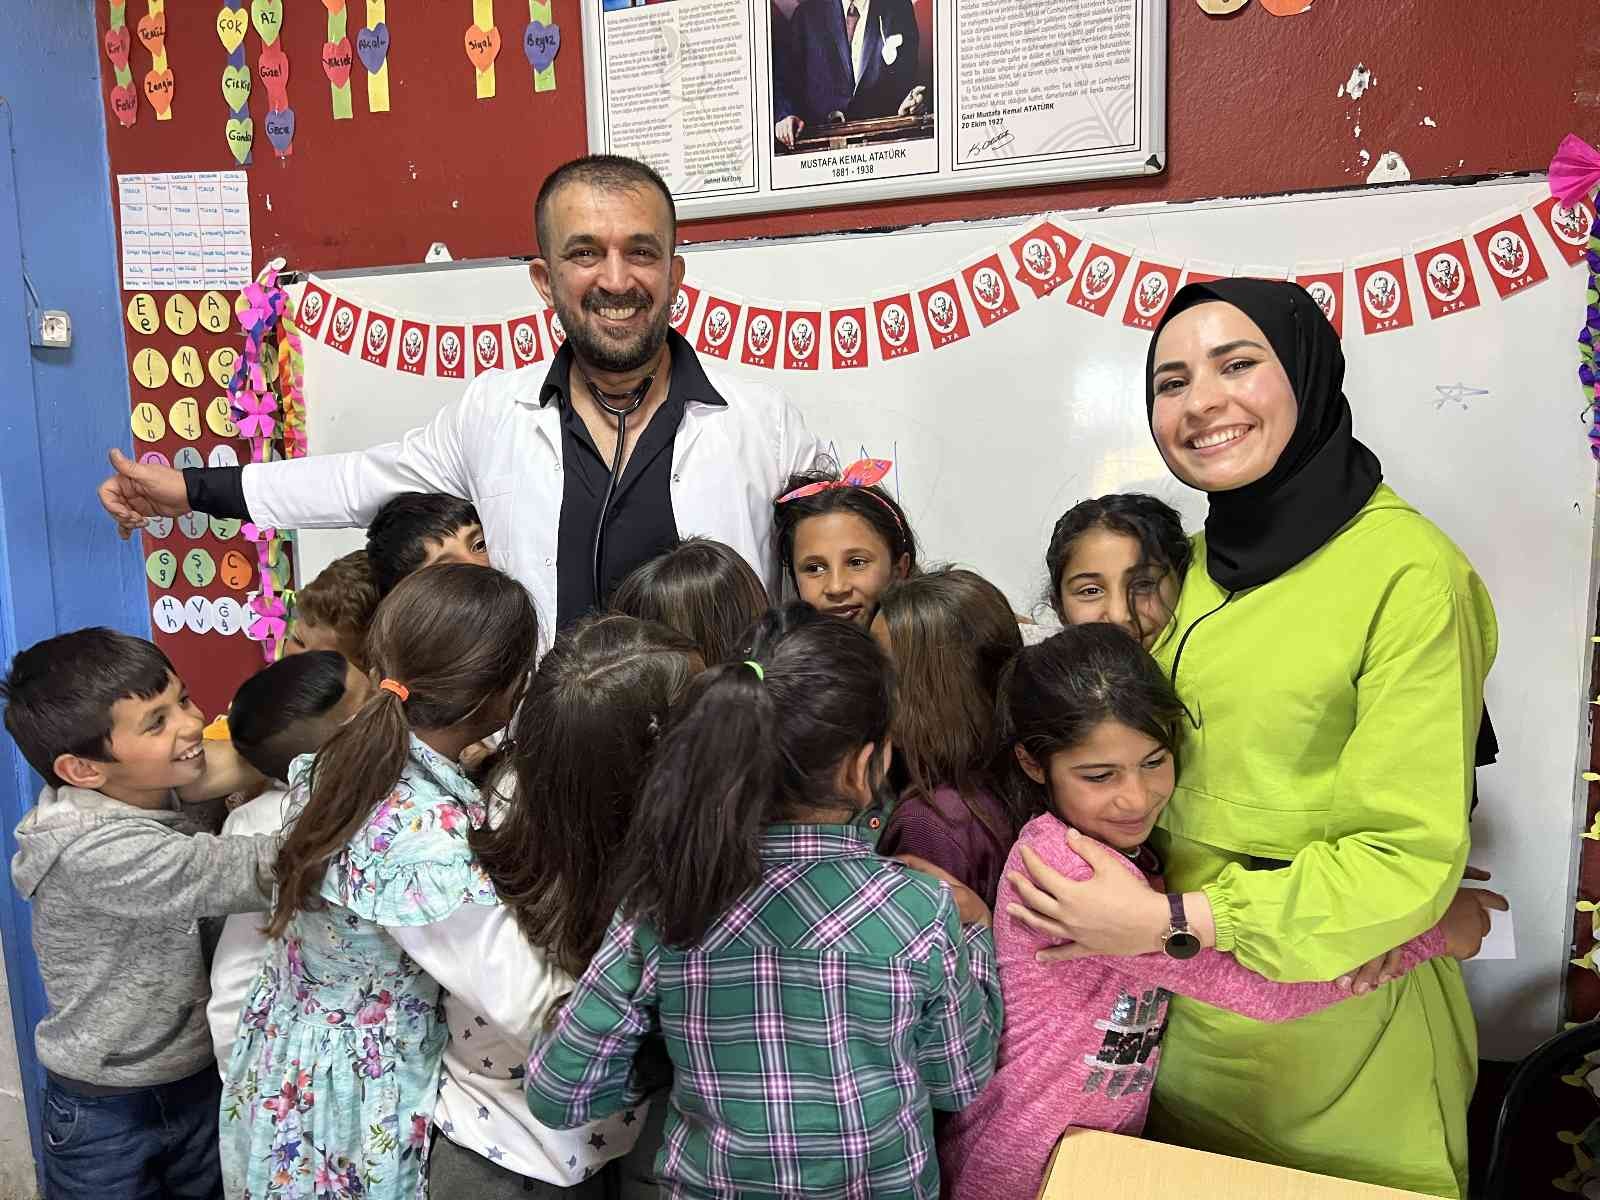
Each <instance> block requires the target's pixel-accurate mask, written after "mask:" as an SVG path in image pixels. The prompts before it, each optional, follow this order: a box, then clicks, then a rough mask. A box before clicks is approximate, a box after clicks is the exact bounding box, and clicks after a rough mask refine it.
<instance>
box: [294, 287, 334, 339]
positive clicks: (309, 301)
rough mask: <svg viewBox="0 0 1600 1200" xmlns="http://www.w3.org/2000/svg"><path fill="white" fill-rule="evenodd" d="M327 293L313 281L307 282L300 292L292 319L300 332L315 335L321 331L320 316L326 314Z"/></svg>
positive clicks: (310, 335)
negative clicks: (303, 289)
mask: <svg viewBox="0 0 1600 1200" xmlns="http://www.w3.org/2000/svg"><path fill="white" fill-rule="evenodd" d="M329 307H330V305H329V302H328V293H327V292H326V291H324V290H323V289H322V288H319V287H318V286H317V285H316V284H314V283H307V284H306V290H305V291H303V292H301V293H300V306H299V307H298V308H297V309H296V310H295V314H294V321H295V324H296V325H298V326H300V332H301V333H303V334H305V335H307V336H308V337H316V336H317V334H318V333H320V332H321V331H322V318H323V317H325V316H327V315H328V309H329Z"/></svg>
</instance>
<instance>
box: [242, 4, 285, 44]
mask: <svg viewBox="0 0 1600 1200" xmlns="http://www.w3.org/2000/svg"><path fill="white" fill-rule="evenodd" d="M250 20H251V21H252V22H253V23H254V24H255V27H256V35H257V36H258V37H259V38H260V39H261V41H262V44H263V45H267V46H270V45H272V43H273V42H275V41H277V40H278V34H280V33H282V32H283V0H250Z"/></svg>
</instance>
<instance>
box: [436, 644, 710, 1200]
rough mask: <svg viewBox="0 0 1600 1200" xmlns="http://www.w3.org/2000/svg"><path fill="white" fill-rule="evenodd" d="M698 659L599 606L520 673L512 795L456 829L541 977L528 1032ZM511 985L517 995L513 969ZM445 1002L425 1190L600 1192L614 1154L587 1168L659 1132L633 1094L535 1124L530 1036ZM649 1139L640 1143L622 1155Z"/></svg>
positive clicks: (609, 884) (594, 931) (556, 994)
mask: <svg viewBox="0 0 1600 1200" xmlns="http://www.w3.org/2000/svg"><path fill="white" fill-rule="evenodd" d="M701 669H702V667H701V663H700V656H699V653H698V652H697V650H696V648H695V646H694V644H693V643H692V642H690V641H689V639H687V638H686V637H684V636H683V635H681V634H678V633H674V632H673V631H672V630H670V629H668V628H666V627H665V626H663V625H657V624H655V623H653V622H649V621H640V620H637V619H635V618H633V617H627V616H621V615H619V614H615V613H613V614H607V615H604V616H594V617H588V618H585V619H583V620H581V621H579V622H578V624H576V625H574V626H573V627H572V628H570V629H568V630H566V631H563V632H562V633H561V634H560V635H558V636H557V638H556V642H555V645H554V646H553V647H552V648H551V650H550V652H549V653H548V654H546V655H545V656H544V659H543V660H542V661H541V662H540V663H539V669H538V671H537V672H535V673H534V677H533V681H532V682H531V683H530V684H529V686H528V693H527V695H526V696H525V697H524V698H523V701H522V705H521V706H520V707H519V708H518V710H517V716H516V720H515V723H514V725H513V728H512V738H511V743H510V744H511V747H512V749H511V754H510V765H511V767H512V772H513V776H514V782H513V784H512V786H511V793H512V794H511V797H510V799H509V800H508V801H500V800H499V797H498V796H495V797H492V798H491V804H494V805H495V811H493V812H492V813H491V816H490V820H489V822H488V823H487V824H485V825H483V826H480V827H478V828H476V829H474V830H473V831H472V832H471V833H470V834H469V835H468V841H469V842H470V843H471V845H472V848H473V850H474V852H475V853H476V854H477V856H478V861H479V862H480V863H482V864H483V869H484V871H485V872H487V873H488V875H489V878H490V879H491V880H493V881H494V886H495V890H496V892H498V893H499V896H500V901H501V903H502V904H504V905H505V906H506V908H507V909H509V910H510V912H511V914H512V915H513V916H514V917H515V918H516V924H517V927H518V928H519V929H520V930H521V931H522V935H523V937H525V938H526V940H527V941H528V943H529V944H530V945H532V946H533V947H535V954H536V955H537V956H538V958H539V959H540V961H541V963H542V969H543V972H544V975H545V976H546V977H548V978H550V979H551V980H552V981H553V982H552V983H551V984H550V986H548V987H545V988H542V989H541V991H542V994H544V995H546V996H548V997H550V998H551V1002H550V1003H548V1004H546V1005H544V1006H543V1007H539V1008H535V1009H532V1010H530V1011H529V1012H528V1014H527V1020H528V1024H529V1026H530V1034H531V1030H533V1029H543V1028H545V1027H546V1026H547V1024H548V1022H549V1021H550V1020H551V1019H552V1018H553V1017H554V1013H555V1002H556V1001H557V1000H559V998H561V997H564V996H565V995H566V994H567V993H569V992H571V990H572V987H573V980H574V979H575V978H576V977H577V976H579V975H582V974H583V972H584V970H585V969H586V968H587V967H588V965H589V960H590V959H591V958H592V957H593V956H594V952H595V950H596V949H597V948H598V947H599V945H600V942H601V940H602V939H603V938H604V936H605V932H606V926H607V925H609V924H610V921H611V914H612V913H613V912H614V911H615V909H616V906H617V898H618V895H617V883H618V880H617V861H618V858H619V857H620V855H621V853H622V846H623V842H624V840H625V839H626V837H627V834H628V827H629V825H630V824H631V823H632V820H633V813H634V803H635V799H636V798H637V796H638V792H639V787H640V785H641V784H642V783H643V781H644V777H645V772H646V771H647V769H648V768H649V765H650V758H651V755H652V754H653V753H654V751H655V747H656V742H657V740H658V737H659V735H660V731H661V729H662V727H663V726H664V725H665V724H666V721H667V715H668V711H669V709H670V708H671V706H672V703H673V701H674V700H675V699H676V698H677V697H678V696H679V695H680V694H681V693H682V691H683V689H684V688H685V687H686V686H687V685H688V683H689V681H690V679H692V678H693V677H694V675H695V674H696V673H697V672H699V671H700V670H701ZM497 817H498V818H499V819H498V820H497V819H496V818H497ZM513 982H514V984H515V986H516V987H517V989H519V994H526V991H527V988H528V980H527V979H526V978H519V979H516V980H514V981H513ZM455 1007H456V1001H455V999H454V997H450V998H447V999H446V1001H445V1011H446V1016H447V1019H448V1020H449V1022H450V1029H451V1034H452V1037H451V1042H450V1045H449V1047H447V1048H446V1050H445V1074H444V1079H443V1081H442V1083H441V1085H440V1089H439V1107H438V1110H437V1120H438V1125H439V1128H440V1130H441V1131H442V1132H443V1134H444V1136H443V1137H442V1138H440V1139H439V1140H438V1141H436V1142H435V1143H434V1148H433V1157H432V1159H431V1160H430V1166H429V1186H430V1188H431V1189H432V1191H433V1194H435V1195H438V1196H463V1197H465V1196H472V1197H481V1198H484V1200H488V1198H492V1197H496V1196H500V1195H507V1196H512V1195H522V1194H524V1192H525V1191H526V1190H528V1187H527V1185H528V1184H529V1182H530V1181H537V1182H538V1183H542V1184H545V1185H549V1186H552V1187H557V1188H566V1189H569V1191H568V1193H567V1194H569V1195H571V1196H572V1197H573V1200H581V1198H582V1197H585V1196H594V1197H604V1196H605V1195H606V1194H607V1189H608V1188H610V1187H611V1186H612V1184H613V1180H612V1179H611V1176H612V1175H613V1174H615V1173H616V1172H617V1171H619V1170H621V1169H622V1168H623V1167H624V1165H625V1164H624V1163H622V1162H617V1163H616V1165H615V1167H614V1168H613V1169H611V1170H608V1171H605V1172H602V1171H601V1170H600V1168H601V1167H602V1166H606V1165H607V1164H608V1162H610V1161H612V1160H617V1159H618V1158H619V1156H621V1155H625V1154H629V1152H630V1150H631V1149H632V1148H633V1147H634V1145H635V1142H636V1141H639V1139H640V1135H641V1130H644V1129H646V1128H647V1127H648V1128H649V1129H651V1130H654V1131H656V1132H657V1134H659V1130H660V1124H661V1123H660V1121H659V1120H654V1119H647V1118H646V1114H645V1112H644V1111H643V1105H641V1106H640V1107H639V1108H638V1109H630V1110H625V1111H622V1112H619V1113H617V1114H615V1115H613V1116H612V1117H611V1118H609V1119H607V1120H605V1121H603V1122H596V1123H595V1124H592V1125H587V1126H585V1127H583V1128H582V1129H579V1130H576V1131H572V1132H563V1131H557V1130H553V1129H549V1128H547V1127H545V1126H543V1125H541V1124H540V1123H539V1122H538V1121H536V1120H535V1119H534V1117H533V1115H532V1114H531V1113H530V1112H529V1111H528V1105H527V1102H526V1101H525V1100H524V1099H523V1096H522V1073H523V1068H524V1066H525V1065H526V1063H527V1053H528V1042H529V1040H530V1038H529V1037H524V1038H523V1039H522V1040H521V1041H520V1042H513V1041H512V1040H510V1039H507V1038H503V1037H496V1036H495V1031H494V1030H492V1029H486V1028H482V1027H475V1026H474V1024H473V1021H472V1017H471V1015H470V1014H468V1013H466V1012H457V1011H453V1010H454V1008H455ZM463 1033H470V1034H471V1036H470V1040H469V1039H467V1038H464V1037H462V1034H463ZM489 1062H492V1063H494V1064H495V1066H494V1067H492V1068H491V1067H488V1066H485V1065H484V1064H485V1063H489ZM655 1115H656V1114H654V1113H651V1114H650V1116H651V1117H652V1118H653V1117H654V1116H655ZM597 1135H598V1136H597ZM658 1145H659V1141H658V1142H657V1144H656V1145H643V1144H641V1145H639V1146H638V1149H637V1152H636V1153H635V1154H634V1155H633V1157H634V1158H639V1159H644V1158H646V1156H653V1153H654V1150H655V1149H656V1148H657V1146H658ZM631 1161H632V1160H631V1159H630V1162H631ZM652 1182H653V1181H652Z"/></svg>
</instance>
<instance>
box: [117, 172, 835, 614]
mask: <svg viewBox="0 0 1600 1200" xmlns="http://www.w3.org/2000/svg"><path fill="white" fill-rule="evenodd" d="M534 218H535V223H536V225H537V227H538V236H539V250H540V254H539V257H538V258H536V259H534V260H533V262H532V263H531V264H530V265H529V274H530V275H531V276H532V279H533V285H534V287H535V288H536V289H537V290H538V292H539V294H540V295H541V296H542V297H543V298H544V300H545V301H546V303H548V304H549V305H550V306H551V307H553V308H554V309H555V312H556V315H557V317H558V318H559V319H560V321H561V324H562V327H563V328H564V330H565V333H566V342H565V344H564V345H563V346H562V348H561V350H560V351H559V352H558V353H557V354H556V356H555V358H554V360H553V361H552V362H551V364H550V365H549V367H548V368H544V367H540V366H532V367H524V368H521V369H519V370H515V371H490V372H488V373H486V374H484V375H481V376H479V377H478V378H476V379H474V380H473V381H472V383H471V384H470V385H469V386H468V387H467V389H466V392H465V393H464V394H463V395H462V396H461V398H460V399H459V400H457V401H455V402H454V403H452V404H450V405H448V406H447V407H445V408H444V409H442V410H441V411H440V412H439V414H438V415H437V416H436V417H435V418H434V419H433V420H432V421H431V422H429V423H428V424H427V425H425V426H423V427H422V428H420V429H413V430H412V431H411V432H409V433H407V434H406V435H405V436H404V437H402V438H401V439H400V440H399V441H398V442H390V443H388V444H386V445H382V446H376V447H374V448H372V449H370V450H364V451H358V452H353V453H348V454H330V455H312V456H310V457H308V458H303V459H294V460H290V461H286V462H273V463H256V464H251V465H249V466H244V467H219V468H196V469H190V470H186V471H179V470H176V469H174V468H171V467H161V466H155V465H147V464H142V463H136V462H133V461H132V460H130V459H129V458H128V457H127V456H126V455H124V454H122V453H121V452H120V451H116V450H113V451H112V452H111V463H112V466H113V467H114V469H115V473H114V474H113V475H112V476H111V477H110V478H109V479H107V480H106V481H105V482H104V483H103V484H101V485H100V491H99V495H100V501H101V503H102V504H103V505H104V506H105V509H106V511H107V512H109V513H110V514H111V516H112V517H114V518H115V519H116V521H117V523H118V525H119V526H120V527H121V529H122V532H123V534H124V536H126V535H127V534H128V533H129V532H130V531H132V530H134V529H137V528H139V527H141V526H142V525H143V524H144V523H145V521H146V519H148V518H150V517H153V516H168V517H175V516H181V515H183V514H184V513H186V512H189V511H197V512H206V513H211V514H212V515H215V516H220V517H235V518H238V519H240V520H251V521H254V522H255V523H256V524H258V525H263V526H273V527H276V528H281V529H313V528H330V527H345V526H364V525H366V524H367V523H368V522H369V521H370V520H371V519H372V517H373V515H374V514H375V513H376V512H377V511H378V509H379V508H380V507H381V506H382V505H383V503H384V502H385V501H387V500H389V499H390V498H391V497H393V496H396V495H399V494H400V493H402V492H412V491H423V492H445V493H448V494H450V495H455V496H461V497H463V498H465V499H468V500H471V501H472V502H473V503H474V504H475V505H476V506H477V509H478V513H479V515H480V516H481V517H482V519H483V532H484V536H485V539H486V541H487V542H488V546H489V556H490V559H491V561H492V562H493V563H494V564H495V565H496V566H497V567H499V568H500V569H501V570H503V571H506V572H507V573H508V574H510V575H512V576H514V577H515V578H516V579H518V580H520V581H521V582H522V583H523V585H524V586H526V587H527V588H528V590H529V592H530V593H532V595H533V599H534V603H535V605H536V607H537V608H538V612H539V624H540V640H541V642H542V643H543V644H544V645H545V646H548V645H549V643H550V641H551V639H552V638H553V637H554V634H555V631H556V630H557V629H558V628H560V627H561V626H564V625H566V624H568V623H569V622H571V621H572V620H574V619H576V618H577V617H579V616H582V615H583V614H584V613H585V612H588V611H590V610H592V609H594V608H596V607H598V606H602V605H603V604H604V603H605V602H606V600H607V599H608V598H609V597H610V594H611V592H612V591H613V590H614V589H615V587H616V585H617V584H618V583H619V582H621V580H622V578H623V577H624V576H626V575H627V573H628V572H629V571H631V570H632V569H633V568H634V567H636V566H638V565H639V564H640V563H642V562H644V561H646V560H648V559H650V558H652V557H654V556H655V555H656V554H658V553H660V552H661V551H663V550H665V549H666V548H667V547H669V546H670V545H671V544H672V542H673V541H674V540H676V539H677V538H679V537H687V536H690V535H692V534H702V535H704V536H707V537H711V538H715V539H717V540H718V541H722V542H726V543H727V544H728V545H730V546H732V547H733V548H734V549H735V550H737V551H738V552H739V553H740V554H741V555H742V556H743V557H744V558H745V559H746V560H747V561H748V562H749V563H750V565H751V566H752V567H754V568H755V570H756V571H757V573H758V574H759V575H760V576H761V577H762V579H763V580H764V581H765V582H766V584H767V587H768V590H769V592H771V594H772V595H773V596H777V595H778V594H779V588H780V586H781V578H782V576H781V573H780V571H779V565H778V563H777V561H776V557H775V553H774V550H773V547H772V536H771V534H772V501H773V498H774V497H776V496H777V495H778V494H779V492H780V490H781V488H782V486H783V483H784V481H785V479H786V478H787V477H788V476H789V475H790V474H791V473H792V472H795V471H801V470H806V469H808V468H810V467H811V466H812V464H813V462H814V460H815V459H816V457H817V454H818V442H817V439H816V438H815V437H814V436H813V435H812V434H811V433H810V432H809V431H808V430H807V429H806V426H805V422H804V420H803V419H802V417H801V416H800V413H799V411H798V410H797V409H796V408H795V407H794V405H792V404H791V403H789V402H788V400H787V399H786V398H785V397H784V396H783V394H782V393H781V392H779V391H778V390H776V389H775V388H771V387H768V386H765V385H763V384H757V383H751V382H747V381H745V380H743V379H739V378H735V377H734V376H733V375H731V374H729V373H726V372H725V371H724V370H722V369H721V368H720V367H707V366H706V365H704V364H702V363H701V361H700V359H699V358H698V356H697V355H696V354H695V352H694V350H693V348H692V347H691V346H690V345H689V343H688V342H687V341H685V340H684V339H683V338H682V337H681V336H679V335H678V334H677V333H676V332H675V331H673V330H672V329H671V327H670V325H669V316H670V314H671V311H672V304H673V300H674V298H675V297H676V296H677V292H678V287H679V285H680V284H681V283H682V282H683V272H684V263H683V259H682V258H681V257H680V256H679V255H677V254H676V253H675V241H676V234H677V214H676V212H675V210H674V207H673V203H672V196H671V193H670V192H668V190H667V187H666V184H665V183H663V182H662V180H661V177H660V176H659V175H657V174H656V173H655V171H653V170H652V169H651V168H650V167H648V166H646V165H645V164H644V163H641V162H637V161H635V160H633V159H628V158H620V157H615V156H610V155H595V156H590V157H586V158H580V159H576V160H574V161H573V162H570V163H567V164H565V165H564V166H562V167H559V168H558V169H557V170H556V171H555V172H554V173H552V174H551V176H550V177H549V178H548V179H547V180H546V181H545V184H544V186H543V187H542V188H541V189H540V192H539V198H538V201H537V203H536V205H535V207H534Z"/></svg>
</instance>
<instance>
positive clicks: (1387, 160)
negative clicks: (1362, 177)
mask: <svg viewBox="0 0 1600 1200" xmlns="http://www.w3.org/2000/svg"><path fill="white" fill-rule="evenodd" d="M1361 153H1362V154H1366V151H1365V150H1363V151H1362V152H1361ZM1410 178H1411V168H1410V167H1408V166H1406V160H1405V159H1403V158H1401V157H1400V152H1399V151H1398V150H1385V151H1384V152H1383V153H1382V154H1380V155H1379V156H1378V165H1377V166H1375V167H1373V168H1372V171H1371V172H1370V173H1369V174H1368V175H1367V182H1368V183H1403V182H1404V181H1406V180H1407V179H1410Z"/></svg>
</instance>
